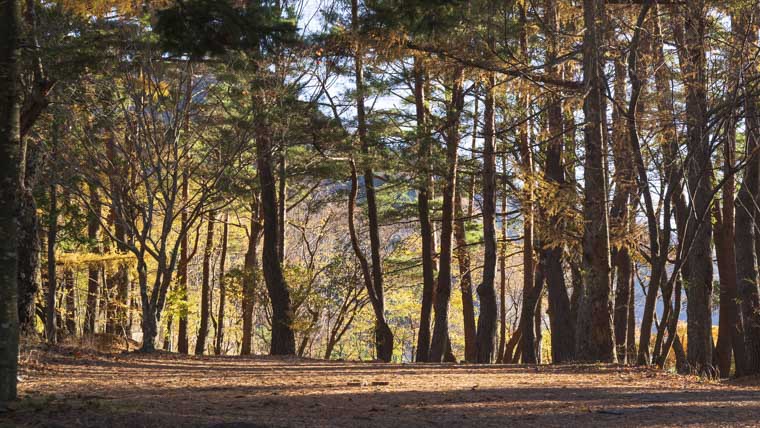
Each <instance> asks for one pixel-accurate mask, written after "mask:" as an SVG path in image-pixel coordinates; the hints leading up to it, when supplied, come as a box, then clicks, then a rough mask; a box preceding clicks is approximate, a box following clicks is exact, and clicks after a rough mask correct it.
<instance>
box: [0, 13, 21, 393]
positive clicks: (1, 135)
mask: <svg viewBox="0 0 760 428" xmlns="http://www.w3.org/2000/svg"><path fill="white" fill-rule="evenodd" d="M0 7H1V9H0V10H1V11H2V13H0V17H1V18H0V28H2V29H1V30H0V39H2V40H4V43H3V44H2V47H0V76H2V79H3V81H4V83H3V85H2V89H0V171H1V172H0V184H2V185H0V189H1V190H0V402H5V401H9V400H13V399H15V398H16V371H17V364H18V335H19V333H18V306H17V303H16V298H17V291H18V290H17V280H18V278H17V276H16V274H17V255H16V230H17V226H16V214H17V209H18V206H17V194H16V191H17V188H18V186H19V182H18V179H19V177H18V150H19V147H20V140H21V135H20V109H21V105H20V103H21V101H20V97H19V92H18V83H17V79H18V75H19V64H20V58H21V48H20V42H21V2H20V1H16V0H11V1H5V2H3V3H2V6H0Z"/></svg>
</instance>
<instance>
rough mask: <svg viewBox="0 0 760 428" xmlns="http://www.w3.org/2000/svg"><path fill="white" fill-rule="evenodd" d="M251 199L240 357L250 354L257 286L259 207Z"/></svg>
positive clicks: (256, 199) (254, 198)
mask: <svg viewBox="0 0 760 428" xmlns="http://www.w3.org/2000/svg"><path fill="white" fill-rule="evenodd" d="M252 199H253V202H252V204H251V228H250V230H249V235H248V251H246V253H245V262H244V263H245V264H244V267H243V270H244V273H243V340H242V345H241V348H240V354H241V355H250V354H251V352H252V347H251V339H252V338H253V305H254V299H255V297H256V288H257V285H258V269H259V257H258V246H259V239H260V237H261V221H260V220H259V219H260V206H259V203H258V196H257V195H256V194H254V195H253V197H252Z"/></svg>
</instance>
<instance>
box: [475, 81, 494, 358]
mask: <svg viewBox="0 0 760 428" xmlns="http://www.w3.org/2000/svg"><path fill="white" fill-rule="evenodd" d="M487 80H488V82H487V84H486V99H485V112H484V122H485V127H484V130H483V136H484V138H483V240H484V242H485V256H484V262H483V282H482V283H481V284H480V285H479V286H478V289H477V291H478V297H479V298H480V316H479V317H478V331H477V342H476V343H477V349H478V363H490V362H491V361H493V357H494V355H493V354H494V338H495V336H496V323H497V321H498V319H497V316H498V315H497V307H496V290H495V288H494V282H495V280H496V257H497V254H496V252H497V249H496V224H495V216H496V153H495V152H496V132H495V125H496V124H495V107H496V99H495V96H494V95H495V94H494V91H495V86H496V79H495V76H494V74H493V73H489V76H488V79H487Z"/></svg>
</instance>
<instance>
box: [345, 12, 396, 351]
mask: <svg viewBox="0 0 760 428" xmlns="http://www.w3.org/2000/svg"><path fill="white" fill-rule="evenodd" d="M351 20H352V24H351V25H352V30H353V31H354V32H356V31H358V25H359V3H358V1H357V0H352V1H351ZM363 55H364V53H363V51H362V49H361V48H358V49H357V51H356V52H355V55H354V79H355V83H356V120H357V133H358V137H359V144H360V146H361V147H360V148H361V152H362V155H363V156H364V158H365V159H364V163H365V167H364V171H363V176H364V192H365V197H366V199H367V217H368V220H369V241H370V257H371V260H372V266H371V272H372V284H371V285H372V288H373V290H372V292H373V294H374V299H373V300H372V305H373V307H374V309H375V344H376V348H377V357H378V358H379V359H380V360H382V361H386V362H389V361H390V360H391V358H392V357H393V333H392V332H391V329H390V327H389V326H388V323H387V322H386V321H385V296H384V287H383V266H382V260H381V255H380V223H379V220H378V216H377V197H376V195H375V173H374V172H373V171H372V167H371V166H370V165H371V163H370V162H369V161H370V159H369V157H370V153H369V144H370V143H369V141H368V138H367V117H366V111H365V106H364V61H363Z"/></svg>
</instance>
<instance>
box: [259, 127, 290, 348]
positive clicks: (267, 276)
mask: <svg viewBox="0 0 760 428" xmlns="http://www.w3.org/2000/svg"><path fill="white" fill-rule="evenodd" d="M261 125H262V126H261V127H260V133H259V135H258V138H257V139H256V155H257V160H256V161H257V165H258V168H259V171H258V173H259V182H260V184H261V207H262V212H263V217H264V248H263V250H262V267H263V270H264V281H265V282H266V285H267V290H268V291H269V299H270V300H271V302H272V341H271V344H270V350H269V353H270V354H271V355H295V353H296V343H295V335H294V334H293V327H292V324H293V312H292V309H291V303H290V291H289V290H288V284H287V283H286V282H285V278H284V277H283V274H282V265H281V264H280V258H279V255H278V252H277V243H278V238H277V234H278V230H279V226H278V222H279V219H278V218H277V192H276V190H275V179H274V174H273V173H272V144H271V140H270V136H269V129H268V128H267V127H266V126H263V124H261Z"/></svg>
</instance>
